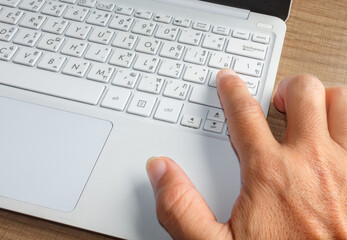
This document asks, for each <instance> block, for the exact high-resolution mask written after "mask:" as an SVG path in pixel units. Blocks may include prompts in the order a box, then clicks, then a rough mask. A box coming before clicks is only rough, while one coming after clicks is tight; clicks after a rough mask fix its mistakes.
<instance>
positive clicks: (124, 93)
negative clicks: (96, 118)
mask: <svg viewBox="0 0 347 240" xmlns="http://www.w3.org/2000/svg"><path fill="white" fill-rule="evenodd" d="M130 95H131V93H130V92H129V91H128V90H125V89H123V88H118V87H111V88H110V89H109V90H108V91H107V93H106V96H105V98H104V100H103V101H102V103H101V107H105V108H110V109H114V110H117V111H123V110H124V108H125V105H126V104H127V102H128V100H129V98H130Z"/></svg>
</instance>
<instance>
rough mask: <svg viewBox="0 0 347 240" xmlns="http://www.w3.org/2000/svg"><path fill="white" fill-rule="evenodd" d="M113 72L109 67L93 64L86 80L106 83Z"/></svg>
mask: <svg viewBox="0 0 347 240" xmlns="http://www.w3.org/2000/svg"><path fill="white" fill-rule="evenodd" d="M113 72H114V68H113V67H109V66H107V65H105V64H101V63H94V64H93V66H92V69H91V70H90V71H89V73H88V76H87V78H88V79H90V80H94V81H98V82H103V83H108V82H109V81H110V79H111V76H112V74H113Z"/></svg>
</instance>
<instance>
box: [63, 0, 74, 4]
mask: <svg viewBox="0 0 347 240" xmlns="http://www.w3.org/2000/svg"><path fill="white" fill-rule="evenodd" d="M59 1H61V2H64V3H69V4H75V3H76V2H77V0H59Z"/></svg>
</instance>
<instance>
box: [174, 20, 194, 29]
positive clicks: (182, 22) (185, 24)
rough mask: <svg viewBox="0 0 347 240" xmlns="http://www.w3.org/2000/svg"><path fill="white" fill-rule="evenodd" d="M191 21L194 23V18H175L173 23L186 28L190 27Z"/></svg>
mask: <svg viewBox="0 0 347 240" xmlns="http://www.w3.org/2000/svg"><path fill="white" fill-rule="evenodd" d="M191 23H192V20H190V19H188V18H175V20H174V21H173V25H176V26H180V27H185V28H188V27H189V26H190V24H191Z"/></svg>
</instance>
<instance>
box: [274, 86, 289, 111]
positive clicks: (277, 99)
mask: <svg viewBox="0 0 347 240" xmlns="http://www.w3.org/2000/svg"><path fill="white" fill-rule="evenodd" d="M273 104H274V106H275V108H276V109H277V111H279V112H282V113H285V112H286V109H285V107H284V101H283V99H282V97H281V96H280V93H279V91H278V90H277V91H276V93H275V96H274V99H273Z"/></svg>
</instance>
